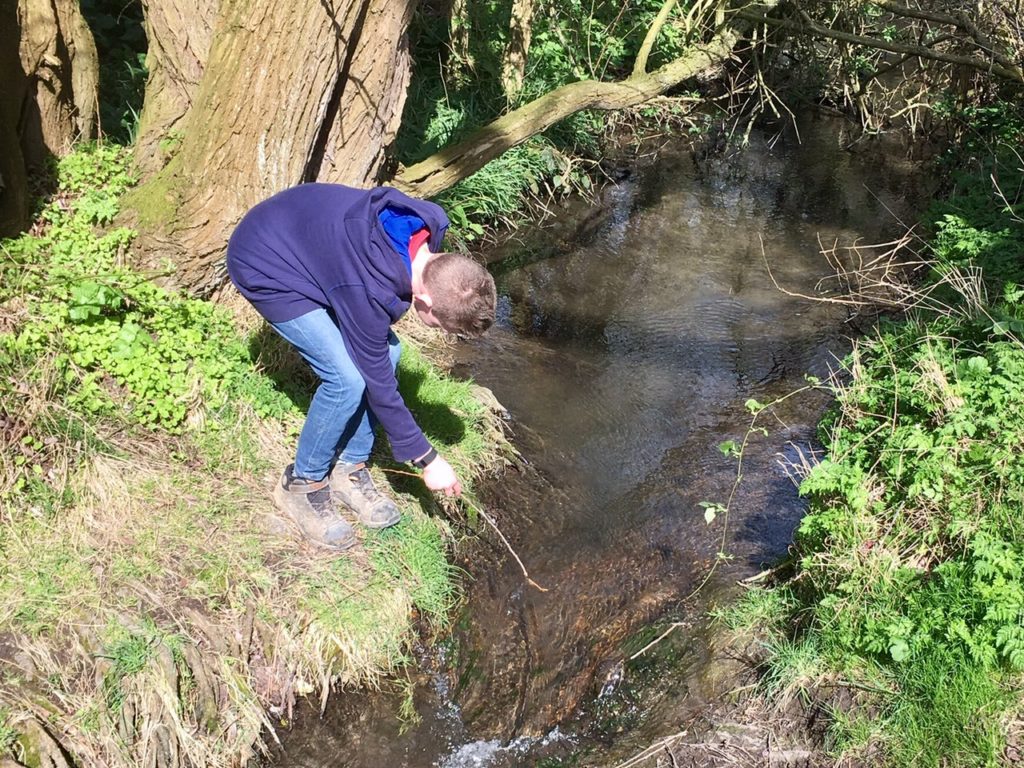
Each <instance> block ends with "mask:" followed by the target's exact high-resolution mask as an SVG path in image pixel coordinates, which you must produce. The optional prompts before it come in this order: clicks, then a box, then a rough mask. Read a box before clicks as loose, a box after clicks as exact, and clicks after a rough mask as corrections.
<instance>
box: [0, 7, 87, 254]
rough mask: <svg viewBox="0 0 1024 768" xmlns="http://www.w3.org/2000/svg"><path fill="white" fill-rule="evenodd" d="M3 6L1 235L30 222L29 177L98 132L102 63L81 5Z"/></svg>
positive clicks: (0, 52)
mask: <svg viewBox="0 0 1024 768" xmlns="http://www.w3.org/2000/svg"><path fill="white" fill-rule="evenodd" d="M2 6H3V7H2V9H0V83H2V84H3V85H2V87H0V235H4V234H6V235H12V234H15V233H16V232H18V231H20V229H21V228H22V227H23V226H24V225H25V224H26V223H27V221H26V217H27V215H28V191H27V188H26V183H27V178H28V176H29V175H30V174H32V173H36V172H41V171H43V170H44V169H45V165H46V161H47V159H48V158H49V157H51V156H54V155H57V156H60V155H63V154H64V153H66V152H67V151H68V150H70V149H71V146H72V145H73V144H74V142H76V141H78V140H81V139H94V138H96V132H97V128H98V123H97V121H98V115H99V103H98V89H99V60H98V58H97V55H96V44H95V42H94V41H93V37H92V32H90V31H89V27H88V25H87V24H86V23H85V19H84V18H83V17H82V12H81V10H80V9H79V7H78V0H7V1H6V2H4V3H2Z"/></svg>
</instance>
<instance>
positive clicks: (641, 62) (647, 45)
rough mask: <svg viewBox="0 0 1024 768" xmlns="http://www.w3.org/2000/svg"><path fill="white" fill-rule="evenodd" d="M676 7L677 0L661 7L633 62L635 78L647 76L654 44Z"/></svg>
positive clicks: (667, 2)
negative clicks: (648, 63) (648, 60)
mask: <svg viewBox="0 0 1024 768" xmlns="http://www.w3.org/2000/svg"><path fill="white" fill-rule="evenodd" d="M675 7H676V0H665V2H664V3H662V5H661V9H660V10H659V11H658V15H657V16H655V17H654V21H653V22H652V23H651V27H650V29H648V30H647V34H646V35H645V36H644V41H643V43H641V45H640V50H639V51H637V54H636V60H635V61H634V62H633V77H640V76H641V75H646V74H647V59H648V58H650V56H651V51H652V50H653V49H654V43H655V41H656V40H657V39H658V35H659V34H660V32H661V28H662V27H664V26H665V22H666V21H668V17H669V14H670V13H672V9H673V8H675Z"/></svg>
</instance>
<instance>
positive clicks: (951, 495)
mask: <svg viewBox="0 0 1024 768" xmlns="http://www.w3.org/2000/svg"><path fill="white" fill-rule="evenodd" d="M993 168H998V174H996V175H997V176H998V178H999V181H1000V184H1001V185H1002V190H1016V189H1019V188H1020V183H1021V181H1024V169H1022V168H1021V167H1020V163H1019V160H1018V161H1014V159H1013V157H1010V158H1008V159H1007V158H1004V157H998V156H997V157H994V158H993V159H992V160H990V161H988V162H987V163H982V164H981V167H977V166H976V167H975V175H974V176H962V177H961V178H960V179H959V182H958V187H957V191H956V194H955V195H954V196H953V197H952V198H950V199H949V200H948V201H946V202H944V203H941V204H937V205H936V206H935V208H934V209H933V211H932V212H931V214H930V216H931V222H932V228H931V232H932V240H931V245H930V247H931V257H932V260H933V265H934V266H933V269H932V274H931V276H930V277H929V282H928V283H926V284H925V287H924V288H925V289H926V290H930V291H931V296H932V297H933V298H934V299H935V301H932V302H930V306H931V307H932V309H930V310H927V311H926V310H923V309H919V310H916V311H914V312H911V313H910V314H909V315H908V316H907V317H905V318H903V319H901V320H899V321H893V320H884V321H882V322H880V323H879V324H878V326H877V327H876V328H875V329H874V331H873V332H872V333H870V334H868V335H867V336H866V337H865V338H863V339H860V340H858V341H857V343H856V345H855V348H854V351H853V353H852V354H851V355H850V356H849V357H848V358H847V360H846V361H845V362H844V370H843V371H842V372H841V375H839V376H837V377H836V378H835V379H834V380H833V381H832V382H830V386H832V388H833V393H834V395H835V404H834V406H833V407H832V409H831V411H830V412H829V413H828V415H827V416H826V417H825V418H824V419H823V421H822V423H821V425H820V439H821V442H822V444H823V445H824V448H825V454H824V456H823V457H822V458H821V459H820V460H819V461H818V462H817V463H816V464H815V465H814V466H813V467H811V468H809V472H808V473H807V475H806V477H805V478H804V479H803V482H802V483H801V486H800V492H801V494H802V495H803V496H805V497H806V498H807V500H808V512H807V515H806V516H805V518H804V519H803V520H802V522H801V524H800V526H799V528H798V531H797V533H796V537H795V546H794V551H793V554H794V558H795V562H794V569H793V578H792V579H790V580H789V581H788V582H785V583H783V584H781V585H778V586H775V587H772V588H770V589H766V590H761V589H758V590H752V591H750V592H749V593H748V594H747V595H746V596H745V597H744V598H743V599H742V600H741V601H740V602H739V603H738V604H737V605H735V606H733V607H731V608H729V609H727V610H725V611H722V612H721V614H720V618H721V619H722V620H723V621H725V623H726V624H727V625H729V626H731V627H734V628H740V629H750V628H754V631H756V632H759V634H760V636H761V637H762V639H763V641H764V643H765V645H766V648H767V651H766V660H765V669H766V672H765V677H764V680H763V689H764V690H765V691H766V693H767V695H768V696H769V697H770V698H786V697H789V696H791V695H793V693H794V692H799V691H801V690H811V689H813V688H815V686H818V685H820V684H822V683H826V684H828V685H829V686H833V685H836V684H839V685H847V686H849V687H850V688H851V689H852V690H854V691H857V692H858V696H859V697H861V698H860V705H859V708H854V709H853V710H852V711H850V712H847V713H845V714H843V713H837V714H836V716H835V719H834V723H833V728H832V743H833V747H834V750H835V752H836V755H837V757H846V758H850V759H854V758H856V757H857V756H860V757H861V758H863V759H868V760H869V762H871V763H872V764H877V765H880V766H881V765H891V766H895V765H899V766H911V767H913V768H925V767H929V768H930V767H932V766H943V767H944V768H946V767H949V768H952V767H953V766H964V767H966V766H978V765H986V766H987V765H998V764H1000V760H1001V759H1002V758H1001V755H1002V752H1003V748H1004V746H1005V741H1006V735H1007V731H1008V729H1015V728H1016V726H1014V725H1013V724H1014V723H1015V722H1016V721H1017V719H1018V718H1019V712H1020V710H1021V705H1022V703H1024V688H1022V686H1021V673H1022V672H1024V452H1022V451H1021V450H1020V446H1021V445H1024V343H1022V340H1024V289H1022V286H1024V262H1022V261H1021V259H1020V246H1021V244H1022V243H1024V220H1022V218H1021V217H1020V216H1019V211H1018V208H1017V207H1016V206H1017V205H1018V203H1017V202H1016V199H1015V198H1012V197H1010V198H1007V199H1006V200H1004V199H1003V195H1002V190H998V191H997V190H995V189H993V187H992V182H991V178H992V176H991V174H992V172H993ZM1007 202H1009V205H1007ZM929 285H930V286H933V287H931V288H928V286H929ZM972 297H981V300H980V301H978V300H977V299H976V298H972ZM942 304H944V305H945V309H944V310H943V309H941V305H942ZM864 706H870V708H871V709H873V710H874V711H875V714H876V715H877V716H874V715H873V716H872V717H871V722H869V719H868V716H867V715H865V714H863V709H862V707H864ZM865 755H868V756H869V757H865Z"/></svg>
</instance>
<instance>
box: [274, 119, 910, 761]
mask: <svg viewBox="0 0 1024 768" xmlns="http://www.w3.org/2000/svg"><path fill="white" fill-rule="evenodd" d="M800 133H801V138H802V143H798V142H797V141H796V137H795V134H794V132H793V131H792V130H784V129H780V132H779V133H778V134H770V133H761V134H755V135H754V137H753V140H752V146H751V147H749V148H748V149H746V150H744V151H742V152H733V153H728V154H727V155H726V156H715V157H708V158H703V159H701V158H699V157H695V156H694V154H693V153H691V152H690V151H689V150H688V149H687V148H684V147H683V146H681V145H680V146H678V147H673V146H672V145H668V146H666V147H664V148H663V149H662V150H661V151H660V152H659V154H658V156H657V159H656V162H653V163H647V164H645V165H643V167H639V164H638V167H637V168H635V169H634V170H632V171H631V172H630V173H629V174H628V175H627V176H626V178H624V179H623V180H621V181H620V182H618V183H616V184H614V185H612V186H610V187H609V188H608V189H607V190H606V191H605V192H604V193H603V194H602V196H601V198H600V200H599V201H596V202H595V203H593V204H587V205H582V204H578V203H577V204H576V205H575V206H574V207H572V208H569V209H566V210H565V211H563V212H561V213H560V214H559V215H558V216H556V217H555V220H554V221H553V222H552V223H550V224H549V225H548V226H547V227H545V228H542V229H539V230H537V231H534V232H531V233H528V234H527V235H524V236H521V237H520V238H518V239H517V240H516V241H514V242H510V243H508V244H506V245H505V246H503V247H502V248H501V249H500V250H497V251H495V252H494V253H492V254H491V256H492V258H493V259H494V263H493V269H494V272H495V274H496V278H497V282H498V290H499V295H500V300H499V321H498V323H497V326H496V327H495V328H494V329H493V330H492V331H491V333H490V334H489V335H488V337H486V338H485V339H483V340H481V341H479V342H475V343H473V344H471V345H467V346H466V347H465V348H464V349H463V350H462V351H461V352H460V355H459V364H458V367H457V370H458V371H459V372H461V373H465V374H468V375H472V376H473V377H474V378H475V379H476V380H477V381H478V382H479V383H481V384H483V385H485V386H487V387H489V388H491V389H492V390H493V391H494V393H495V395H496V396H497V397H498V399H499V400H500V401H501V402H502V403H503V404H504V405H505V406H506V407H507V409H508V411H509V413H510V416H511V423H512V428H513V432H514V434H515V441H516V443H517V446H518V447H519V448H520V450H521V451H522V453H523V456H524V458H525V459H526V461H527V465H528V466H527V468H526V470H524V471H519V472H510V473H508V474H507V475H506V476H505V477H503V478H501V479H500V481H499V482H498V483H497V484H496V485H495V486H494V487H492V488H491V489H490V490H489V492H488V494H487V495H488V502H489V505H490V507H491V509H492V510H493V511H494V514H495V516H496V517H497V518H498V519H500V520H502V521H504V522H503V527H504V528H505V529H506V530H507V531H508V532H509V533H510V535H511V538H512V539H513V543H514V546H515V547H516V550H517V552H518V553H519V555H520V556H521V557H522V559H523V560H524V561H525V562H526V564H527V567H528V568H529V570H530V575H531V576H532V577H533V578H534V579H535V580H536V581H537V582H539V583H540V584H542V585H544V586H545V587H548V588H549V590H550V591H548V592H540V591H538V590H536V589H533V588H530V587H528V586H526V585H525V584H524V582H523V578H522V575H521V573H520V571H519V569H518V566H516V564H515V563H514V562H511V561H508V562H506V563H505V564H504V565H503V566H502V567H497V568H496V567H492V565H491V563H488V564H487V565H486V567H483V568H480V567H476V566H477V564H476V563H474V562H466V563H463V565H464V567H465V568H466V569H467V570H468V571H469V572H470V573H471V574H472V576H473V581H472V582H471V583H470V585H469V587H468V592H469V595H468V601H467V606H466V609H465V611H464V614H463V616H462V617H461V619H460V621H459V625H458V630H457V632H456V636H455V638H454V639H453V641H452V642H450V643H447V644H444V645H442V646H441V647H440V648H438V649H434V650H432V651H430V652H427V651H423V652H422V653H421V667H422V668H421V669H419V670H417V671H415V672H414V673H413V674H414V675H415V676H416V678H417V680H418V682H419V685H418V687H417V695H416V705H417V709H418V711H419V712H420V714H421V716H422V721H421V722H420V724H419V725H417V726H415V727H413V728H411V729H410V730H408V731H406V732H404V733H400V730H401V729H400V724H399V723H398V722H397V721H396V719H395V711H396V706H397V700H398V695H397V694H393V695H392V694H383V695H357V696H346V697H344V698H343V699H342V700H341V703H340V704H339V705H337V706H336V707H334V708H332V709H331V710H329V712H328V716H327V718H326V719H325V720H323V721H315V720H314V719H313V718H311V717H307V718H306V721H305V722H303V723H302V724H301V727H300V729H298V730H296V731H295V732H294V733H292V734H290V735H289V736H288V738H286V739H285V745H286V749H287V752H286V753H285V754H284V755H283V756H282V757H281V759H280V760H279V761H278V762H277V764H278V765H281V766H350V765H351V766H377V765H381V766H399V765H402V766H424V767H426V766H449V767H451V768H456V767H457V766H485V765H487V766H513V765H531V764H535V763H536V762H537V761H538V760H539V759H540V758H539V756H540V755H543V754H551V753H554V754H558V753H559V752H565V751H571V749H573V748H574V746H575V745H576V744H577V743H578V742H579V740H580V739H581V738H582V736H581V733H582V732H583V731H585V730H586V725H585V723H581V722H580V721H579V718H578V713H579V712H580V711H584V712H586V711H588V707H589V706H590V705H591V704H592V703H593V702H594V700H595V699H596V698H597V697H598V696H600V694H601V691H602V688H605V684H606V682H608V681H609V680H614V679H617V678H616V677H615V675H614V674H612V673H613V671H614V670H617V669H618V668H619V667H618V662H620V661H621V659H622V658H623V642H624V640H626V639H627V638H629V637H630V636H633V635H635V634H636V633H637V632H638V631H640V630H641V629H642V628H643V627H644V626H647V625H649V624H650V623H651V622H653V621H655V620H656V619H658V618H661V617H664V616H666V615H667V616H670V617H672V618H674V619H676V620H680V621H682V622H684V623H692V624H693V626H694V627H697V626H699V625H700V623H701V622H700V616H701V615H702V614H703V611H704V609H705V608H706V606H707V604H708V600H709V599H711V598H712V597H713V596H714V595H715V594H716V593H718V592H719V591H720V589H721V586H722V585H725V584H730V583H732V582H734V581H735V580H736V579H737V578H740V577H743V576H747V575H750V574H752V573H755V572H756V571H757V570H759V569H760V568H762V567H763V566H764V564H766V563H770V562H772V561H773V560H775V559H776V558H778V557H779V556H780V555H781V554H783V553H784V552H785V550H786V547H787V545H788V543H789V541H790V540H791V537H792V532H793V529H794V527H795V525H796V523H797V521H798V520H799V517H800V515H801V510H802V507H801V503H800V500H799V498H798V497H797V494H796V492H795V488H794V484H793V481H792V479H791V476H790V475H791V470H788V469H787V466H788V465H791V464H792V463H793V462H795V461H798V460H799V458H800V456H801V455H809V454H810V453H811V452H812V451H813V450H814V442H813V435H814V425H815V424H816V422H817V420H818V418H819V417H820V414H821V411H822V409H823V407H824V406H825V404H826V400H825V398H824V396H822V395H814V394H808V395H805V396H801V397H797V398H793V399H791V400H789V401H787V402H786V403H784V404H783V405H782V406H780V407H779V408H778V409H776V410H775V412H774V415H773V416H772V417H771V418H770V419H766V420H765V422H764V425H765V426H766V427H768V428H769V429H770V434H769V436H768V437H763V436H758V437H757V438H756V439H754V440H753V441H752V443H751V446H750V448H749V449H748V452H747V455H746V456H745V458H744V462H745V464H744V467H745V469H744V480H743V482H742V484H741V485H740V487H739V492H738V494H737V496H736V498H735V500H734V503H733V505H732V509H731V513H730V516H729V519H728V521H726V520H725V519H724V518H722V517H719V518H718V519H716V520H715V521H714V522H712V523H711V524H710V525H709V524H707V523H706V522H705V516H704V512H705V510H704V507H702V506H701V502H705V501H718V502H720V501H724V499H725V498H726V497H727V496H728V494H729V491H730V489H731V487H732V485H733V482H734V480H735V476H736V462H735V460H734V459H732V458H729V457H726V456H723V455H722V453H721V452H720V451H719V450H718V446H719V444H720V443H722V442H723V441H725V440H735V441H736V442H740V441H741V440H742V439H743V435H744V433H745V431H746V429H747V426H748V424H749V422H750V413H749V411H748V410H747V409H746V407H745V406H744V403H745V402H746V401H747V400H748V399H750V398H756V399H757V400H759V401H761V402H770V401H772V400H774V399H775V398H778V397H780V396H782V395H784V394H786V393H788V392H791V391H793V390H795V389H797V388H800V387H801V386H803V385H804V384H805V383H806V382H805V375H806V374H812V375H815V376H817V377H819V378H822V379H824V378H826V377H827V376H828V374H829V371H830V369H831V368H832V367H834V366H835V362H836V359H837V358H841V357H842V356H843V355H844V354H845V353H846V351H847V350H848V349H849V345H850V341H849V336H850V335H851V334H853V333H854V330H853V329H852V328H851V326H850V324H849V322H848V320H849V317H848V313H847V311H846V309H845V308H843V307H842V306H839V305H836V304H831V303H824V302H821V303H816V302H810V301H806V300H803V299H799V298H795V297H792V296H789V295H786V293H784V292H782V291H780V290H779V289H778V288H777V287H776V286H775V285H774V284H773V282H772V280H771V279H770V278H769V275H768V272H767V270H766V267H765V264H766V261H767V262H768V263H769V264H770V265H771V268H772V272H773V273H774V275H775V278H776V280H777V281H778V282H779V283H780V284H781V285H783V286H785V287H786V288H787V289H789V290H791V291H794V292H798V293H803V294H812V293H814V292H815V286H816V285H817V283H818V281H819V280H820V279H821V278H822V277H823V276H825V275H827V274H828V267H827V264H826V263H825V260H824V258H823V257H822V256H821V254H820V252H819V251H820V248H821V244H822V243H824V244H826V245H828V246H831V245H832V244H833V243H835V242H838V243H839V244H840V245H843V244H852V243H854V242H857V241H858V240H860V241H862V242H870V241H872V240H878V239H881V238H883V237H885V236H887V235H889V234H891V233H892V232H893V231H894V230H896V229H897V228H898V226H899V225H898V222H897V221H896V219H895V218H894V217H895V216H902V215H904V213H905V211H906V209H907V203H906V201H907V200H916V199H920V196H921V195H920V191H919V190H918V188H917V186H916V184H917V182H915V181H914V179H915V175H914V174H915V171H916V169H915V168H914V166H913V164H911V163H909V162H906V161H904V160H903V159H902V158H901V157H900V156H899V155H898V154H894V153H893V152H892V151H891V150H887V151H881V150H880V149H879V148H878V147H875V148H870V149H869V150H868V151H848V150H846V149H844V148H842V146H841V141H842V140H841V138H840V136H839V133H838V128H837V124H835V123H834V122H831V121H821V120H806V121H804V122H803V123H802V124H801V126H800ZM723 542H724V544H723ZM720 551H724V552H725V553H727V555H728V559H725V560H723V561H722V562H721V563H720V565H719V566H718V568H717V569H716V571H715V573H714V575H713V577H712V579H711V580H710V583H709V584H708V585H707V586H705V587H703V588H702V589H701V591H700V592H699V594H698V595H697V596H696V597H692V596H691V593H692V592H693V591H694V589H695V588H696V587H697V586H698V585H699V584H701V583H702V582H703V581H704V579H705V577H706V576H707V574H708V573H709V571H710V568H711V564H712V563H713V562H714V561H715V560H716V557H717V553H719V552H720ZM675 642H676V643H677V644H681V646H682V647H683V648H684V651H685V649H689V651H687V652H688V653H689V656H688V657H686V653H685V652H684V657H685V658H683V661H682V663H681V666H680V669H678V670H677V671H676V674H684V673H685V672H686V670H687V669H689V670H690V671H691V672H692V671H693V670H694V669H697V668H699V666H700V664H701V663H703V656H702V652H701V642H700V636H699V634H688V633H687V631H686V630H685V629H684V630H682V631H680V632H678V633H677V636H676V637H675ZM684 676H685V675H684ZM666 682H670V681H666ZM676 687H677V688H678V689H679V690H677V691H676V692H675V695H676V698H677V699H678V700H685V698H686V685H685V683H681V684H680V685H677V686H676ZM606 692H607V689H606ZM674 711H675V712H677V713H678V711H679V710H678V709H677V710H674ZM675 716H678V715H677V714H676V715H664V716H663V719H671V717H675ZM559 724H562V726H561V727H556V726H558V725H559ZM663 725H664V726H665V727H666V728H669V729H671V728H672V727H673V726H674V723H670V722H665V723H663ZM656 726H657V724H655V727H653V728H648V729H646V730H645V734H648V733H650V734H653V733H656V732H657V731H658V728H657V727H656Z"/></svg>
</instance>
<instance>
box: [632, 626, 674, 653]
mask: <svg viewBox="0 0 1024 768" xmlns="http://www.w3.org/2000/svg"><path fill="white" fill-rule="evenodd" d="M682 626H685V625H684V624H683V622H681V621H676V622H673V623H672V624H670V625H669V628H668V629H666V630H665V631H664V632H662V633H661V634H660V635H658V636H657V637H656V638H654V639H653V640H651V642H649V643H648V644H647V645H645V646H644V647H643V648H641V649H640V650H639V651H637V652H636V653H634V654H633V655H632V656H630V657H629V660H630V661H633V660H634V659H636V658H637V657H638V656H643V655H644V654H645V653H647V651H649V650H651V648H653V647H654V646H656V645H657V644H658V643H660V642H661V641H662V640H664V639H665V638H666V637H668V636H669V635H670V634H672V633H673V632H675V631H676V630H677V629H679V627H682Z"/></svg>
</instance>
